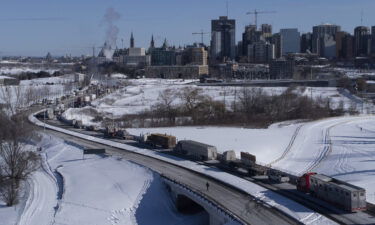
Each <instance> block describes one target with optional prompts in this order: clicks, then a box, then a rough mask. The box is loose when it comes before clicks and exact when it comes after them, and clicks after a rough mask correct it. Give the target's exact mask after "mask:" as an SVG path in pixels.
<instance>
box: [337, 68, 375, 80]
mask: <svg viewBox="0 0 375 225" xmlns="http://www.w3.org/2000/svg"><path fill="white" fill-rule="evenodd" d="M334 71H338V72H341V73H343V74H345V75H346V76H348V77H350V78H359V77H362V76H375V70H359V69H349V68H334Z"/></svg>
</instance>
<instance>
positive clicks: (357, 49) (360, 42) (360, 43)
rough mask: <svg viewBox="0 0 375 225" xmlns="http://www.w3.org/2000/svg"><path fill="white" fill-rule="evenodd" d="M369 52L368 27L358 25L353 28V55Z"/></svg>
mask: <svg viewBox="0 0 375 225" xmlns="http://www.w3.org/2000/svg"><path fill="white" fill-rule="evenodd" d="M370 53H371V35H370V30H369V28H368V27H365V26H359V27H356V28H355V29H354V55H355V56H356V57H359V56H368V55H370Z"/></svg>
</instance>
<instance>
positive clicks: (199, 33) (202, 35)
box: [193, 30, 210, 45]
mask: <svg viewBox="0 0 375 225" xmlns="http://www.w3.org/2000/svg"><path fill="white" fill-rule="evenodd" d="M206 34H210V33H209V32H204V31H203V30H201V32H194V33H193V35H201V41H202V42H201V43H202V45H204V42H203V38H204V35H206Z"/></svg>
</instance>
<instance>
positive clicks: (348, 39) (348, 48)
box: [341, 33, 354, 59]
mask: <svg viewBox="0 0 375 225" xmlns="http://www.w3.org/2000/svg"><path fill="white" fill-rule="evenodd" d="M341 51H342V57H343V59H352V58H353V57H354V37H353V35H351V34H349V33H346V34H345V36H344V38H343V39H342V50H341Z"/></svg>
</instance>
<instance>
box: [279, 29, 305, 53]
mask: <svg viewBox="0 0 375 225" xmlns="http://www.w3.org/2000/svg"><path fill="white" fill-rule="evenodd" d="M280 37H281V54H282V55H283V56H285V55H287V54H288V53H299V52H300V51H301V44H300V42H301V36H300V33H299V32H298V29H296V28H290V29H281V30H280Z"/></svg>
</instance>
